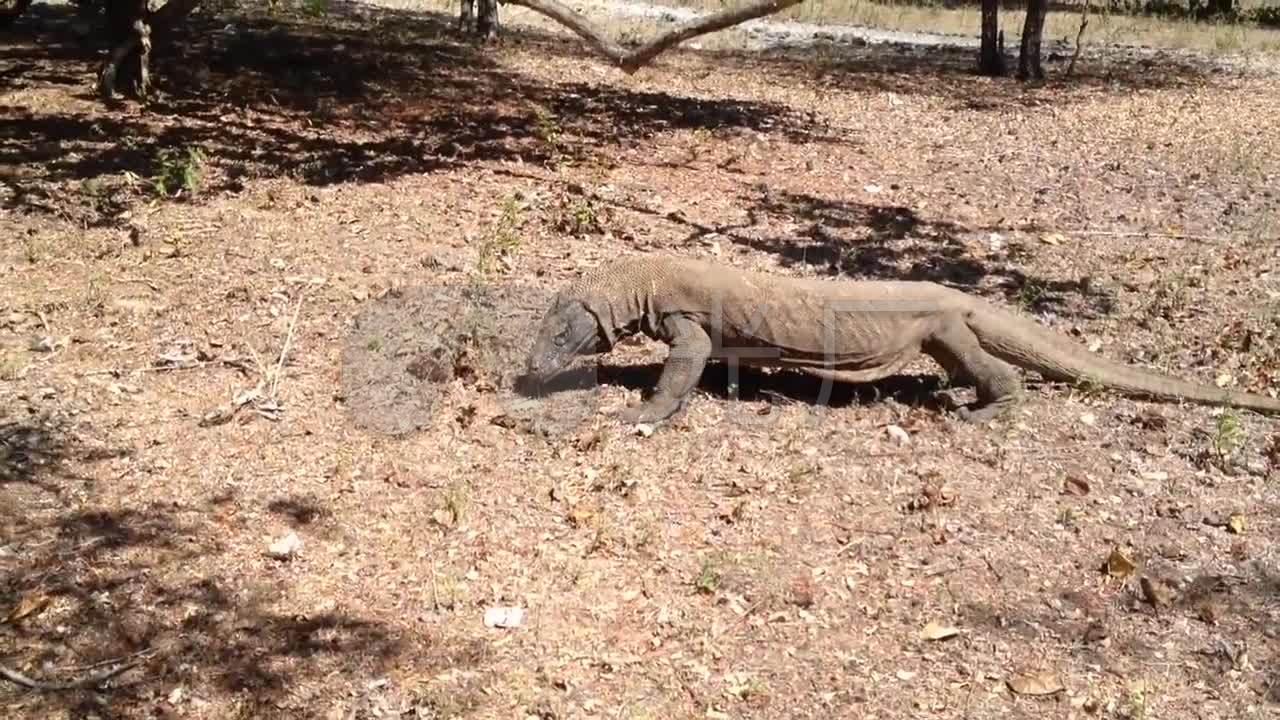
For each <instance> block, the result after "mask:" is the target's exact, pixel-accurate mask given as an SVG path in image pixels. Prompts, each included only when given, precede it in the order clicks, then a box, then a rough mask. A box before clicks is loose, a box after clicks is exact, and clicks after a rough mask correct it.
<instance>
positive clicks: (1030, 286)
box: [1017, 279, 1049, 310]
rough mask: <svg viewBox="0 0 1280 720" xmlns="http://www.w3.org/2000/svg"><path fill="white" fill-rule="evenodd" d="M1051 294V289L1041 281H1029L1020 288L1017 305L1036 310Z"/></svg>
mask: <svg viewBox="0 0 1280 720" xmlns="http://www.w3.org/2000/svg"><path fill="white" fill-rule="evenodd" d="M1048 294H1049V288H1048V287H1047V286H1045V284H1044V283H1042V282H1040V281H1039V280H1031V279H1028V280H1027V281H1026V282H1024V283H1022V287H1020V288H1018V297H1017V303H1018V305H1020V306H1022V307H1023V308H1025V309H1028V310H1029V309H1031V308H1034V307H1035V306H1036V305H1038V304H1039V303H1040V302H1041V301H1043V300H1044V299H1045V297H1047V296H1048Z"/></svg>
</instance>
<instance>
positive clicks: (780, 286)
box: [526, 256, 1280, 424]
mask: <svg viewBox="0 0 1280 720" xmlns="http://www.w3.org/2000/svg"><path fill="white" fill-rule="evenodd" d="M636 333H643V334H645V335H648V336H649V337H652V338H654V339H656V340H661V341H663V342H665V343H666V344H667V345H669V346H670V352H669V354H668V356H667V359H666V362H665V364H664V366H663V369H662V374H661V375H660V377H659V379H658V383H657V387H656V389H655V392H654V393H653V394H652V396H651V397H650V398H649V399H648V400H647V401H646V402H644V403H642V404H640V405H638V406H636V407H633V408H630V409H627V410H624V411H623V412H622V413H621V414H620V416H619V417H620V419H622V420H623V421H625V422H628V423H650V424H653V423H658V422H661V421H663V420H666V419H668V418H670V417H671V416H672V415H674V414H675V413H677V412H678V411H679V410H680V409H681V408H683V407H684V404H685V402H686V400H687V399H688V397H689V394H690V393H691V392H692V390H693V388H694V387H695V386H696V385H697V383H698V380H699V378H700V376H701V375H702V370H703V368H704V367H705V365H706V363H707V361H708V360H709V359H711V358H713V357H715V358H722V359H730V358H733V359H736V360H737V361H738V362H739V363H740V364H742V365H754V366H774V367H791V368H796V369H799V370H802V371H805V372H808V373H810V374H813V375H818V376H820V377H827V378H831V379H835V380H841V381H846V382H870V381H873V380H878V379H880V378H883V377H886V376H889V375H893V374H895V373H897V372H899V371H900V370H901V369H902V368H903V367H904V366H906V365H907V364H908V363H909V362H911V361H912V360H913V359H914V358H916V357H918V356H919V354H920V353H922V352H923V353H924V354H926V355H928V356H930V357H931V358H933V359H934V360H935V361H937V362H938V363H939V364H940V365H941V366H942V367H943V369H945V370H946V371H947V374H948V376H949V377H950V378H951V379H952V381H953V382H955V383H957V384H959V383H961V382H965V381H967V382H968V383H970V384H972V385H974V386H975V387H976V389H977V396H978V400H977V402H976V403H973V404H972V405H971V406H968V407H962V408H959V410H958V412H957V414H958V415H960V417H961V418H962V419H965V420H970V421H979V422H981V421H987V420H990V419H992V418H994V417H996V416H997V415H999V414H1001V413H1002V412H1003V411H1004V410H1006V409H1008V408H1009V407H1011V406H1012V405H1013V404H1015V403H1016V401H1017V400H1018V399H1019V398H1020V396H1021V394H1022V383H1021V380H1020V378H1019V377H1018V374H1017V372H1016V371H1015V370H1014V368H1013V367H1012V366H1018V367H1021V368H1024V369H1029V370H1034V371H1036V372H1038V373H1040V375H1041V376H1043V377H1044V378H1046V379H1048V380H1057V381H1066V382H1076V381H1086V382H1088V381H1091V382H1093V383H1095V384H1097V385H1099V386H1102V387H1107V388H1111V389H1113V390H1117V391H1119V392H1121V393H1124V394H1128V395H1132V396H1136V397H1143V398H1152V399H1157V400H1180V399H1185V400H1192V401H1196V402H1200V403H1206V404H1210V405H1231V406H1236V407H1242V408H1249V409H1252V410H1256V411H1261V412H1269V413H1275V412H1280V400H1278V399H1273V398H1269V397H1264V396H1261V395H1251V394H1246V393H1240V392H1231V391H1228V390H1222V389H1218V388H1215V387H1210V386H1207V385H1199V384H1195V383H1190V382H1186V381H1183V380H1179V379H1177V378H1173V377H1168V376H1165V375H1161V374H1158V373H1155V372H1151V371H1148V370H1143V369H1140V368H1136V367H1132V366H1128V365H1124V364H1122V363H1118V362H1114V361H1111V360H1108V359H1106V358H1104V357H1102V356H1100V355H1097V354H1094V353H1092V352H1089V351H1088V350H1086V349H1084V348H1082V347H1080V346H1079V345H1077V344H1075V343H1073V342H1070V341H1069V340H1067V339H1066V338H1063V337H1062V336H1060V335H1057V334H1055V333H1053V332H1051V331H1050V330H1048V329H1047V328H1043V327H1041V326H1040V325H1038V324H1036V323H1035V322H1033V321H1031V320H1028V319H1024V318H1022V317H1019V316H1017V315H1014V314H1012V313H1009V312H1006V311H1003V310H1000V309H999V308H997V307H996V306H994V305H991V304H989V303H987V302H985V301H983V300H980V299H978V298H976V297H973V296H971V295H968V294H965V293H963V292H961V291H959V290H952V289H950V288H947V287H944V286H941V285H937V284H935V283H931V282H906V281H856V282H855V281H833V280H821V279H816V278H815V279H806V278H791V277H785V276H781V275H773V274H765V273H759V272H746V271H741V270H738V269H735V268H731V267H727V266H724V265H717V264H713V263H709V262H703V261H698V260H691V259H678V258H675V257H663V256H646V257H632V258H626V259H622V260H618V261H614V262H612V263H609V264H606V265H605V266H603V267H600V268H597V269H595V270H593V271H592V272H590V273H587V274H586V275H584V276H583V277H581V278H580V279H578V280H577V281H576V282H573V283H572V284H571V285H569V287H567V288H565V289H563V290H561V291H560V292H559V293H558V294H557V295H556V297H555V300H554V302H553V303H552V305H551V308H550V309H549V310H548V311H547V313H546V315H545V316H544V317H543V319H542V323H541V327H540V328H539V330H538V335H537V338H536V340H535V341H534V345H533V348H532V350H531V351H530V354H529V358H528V364H527V375H526V377H527V378H528V379H531V380H533V381H535V382H539V383H541V382H545V381H546V380H548V379H549V378H550V377H552V376H553V375H555V374H556V373H558V372H559V371H561V370H563V369H564V368H565V367H567V366H568V365H569V363H570V362H572V360H573V359H574V357H576V356H580V355H591V354H596V353H602V352H607V351H608V350H610V349H611V348H612V347H613V346H614V344H615V343H617V342H618V340H619V339H621V338H623V337H625V336H628V335H634V334H636Z"/></svg>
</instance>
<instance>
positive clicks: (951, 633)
mask: <svg viewBox="0 0 1280 720" xmlns="http://www.w3.org/2000/svg"><path fill="white" fill-rule="evenodd" d="M959 634H960V631H959V630H956V629H955V628H953V627H948V626H946V625H939V624H938V623H936V622H930V623H929V624H928V625H925V626H924V628H923V629H922V630H921V631H920V638H921V639H922V640H946V639H947V638H950V637H955V636H956V635H959Z"/></svg>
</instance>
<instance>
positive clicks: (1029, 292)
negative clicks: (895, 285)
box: [728, 187, 1113, 314]
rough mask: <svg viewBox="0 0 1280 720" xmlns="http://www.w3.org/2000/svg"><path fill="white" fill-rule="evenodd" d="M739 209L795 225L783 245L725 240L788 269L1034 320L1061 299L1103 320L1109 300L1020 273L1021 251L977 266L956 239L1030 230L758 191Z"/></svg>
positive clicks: (1075, 284)
mask: <svg viewBox="0 0 1280 720" xmlns="http://www.w3.org/2000/svg"><path fill="white" fill-rule="evenodd" d="M743 202H744V203H745V204H747V205H748V207H749V208H750V209H751V210H750V211H751V212H753V213H755V214H757V215H758V216H761V217H768V216H775V217H779V218H782V219H785V220H787V221H789V222H791V223H797V224H799V225H801V227H802V229H801V230H799V231H797V232H796V234H795V235H793V236H789V237H783V236H776V235H763V236H762V235H749V236H743V235H741V234H734V233H730V234H728V237H729V238H730V239H731V240H732V241H733V242H735V243H739V244H743V245H747V246H749V247H751V248H753V249H755V250H760V251H764V252H768V253H771V254H773V255H776V256H778V257H779V258H781V259H782V260H783V261H784V264H790V265H809V266H814V267H821V268H825V269H826V270H827V271H828V272H829V273H831V274H833V275H850V276H854V277H871V278H876V279H890V278H892V279H898V280H909V281H928V282H935V283H939V284H943V285H947V286H950V287H955V288H958V289H961V290H965V291H967V292H975V293H990V292H992V291H995V292H998V293H1000V294H1001V295H1002V296H1003V297H1002V299H1003V300H1004V301H1006V302H1008V301H1013V302H1016V303H1017V304H1019V305H1022V306H1024V307H1026V309H1028V310H1030V311H1033V312H1044V311H1053V312H1063V311H1064V310H1066V309H1067V306H1068V295H1074V296H1076V297H1075V299H1076V300H1079V301H1082V302H1083V303H1085V305H1086V311H1087V312H1088V313H1090V314H1108V313H1110V312H1112V310H1113V301H1112V299H1111V298H1109V297H1106V296H1104V295H1101V294H1099V293H1097V292H1095V291H1094V290H1093V289H1092V288H1091V287H1090V286H1089V284H1088V283H1087V282H1085V281H1081V280H1068V281H1064V280H1050V279H1047V278H1042V277H1036V276H1031V275H1028V274H1026V273H1025V272H1023V270H1022V269H1021V268H1020V266H1019V264H1018V263H1017V261H1018V259H1019V258H1021V257H1022V256H1023V255H1024V254H1025V253H1026V252H1027V251H1026V249H1025V248H1023V247H1022V246H1021V245H1020V244H1019V243H1016V242H1009V243H1007V244H1006V246H1005V247H1004V248H1002V249H1001V250H996V251H992V252H990V253H987V254H986V255H985V256H984V257H982V258H981V259H979V258H976V257H975V256H974V254H973V252H972V250H971V249H970V248H969V247H968V246H967V245H966V243H965V242H964V241H963V238H964V237H966V236H968V237H972V236H974V235H978V234H990V233H993V232H1008V231H1011V230H1020V231H1023V232H1038V231H1040V230H1041V228H1037V227H1020V228H1012V227H997V226H984V227H968V226H964V225H961V224H958V223H954V222H951V221H948V220H937V219H929V218H925V217H923V216H921V215H920V214H919V213H918V212H917V211H916V210H914V209H913V208H909V207H904V206H898V205H874V204H870V203H862V202H857V201H851V200H837V199H832V198H826V197H820V196H817V195H812V194H808V193H789V192H777V191H773V190H771V189H769V188H767V187H764V188H759V189H758V190H757V192H756V193H755V194H753V195H752V196H748V197H744V198H743Z"/></svg>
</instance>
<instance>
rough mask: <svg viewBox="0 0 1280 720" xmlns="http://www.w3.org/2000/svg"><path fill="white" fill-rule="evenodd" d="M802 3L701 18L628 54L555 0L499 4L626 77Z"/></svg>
mask: <svg viewBox="0 0 1280 720" xmlns="http://www.w3.org/2000/svg"><path fill="white" fill-rule="evenodd" d="M802 2H804V0H759V1H758V2H754V3H750V4H748V5H744V6H743V7H740V8H733V9H730V10H724V11H722V12H718V13H712V14H710V15H704V16H702V17H698V18H694V19H692V20H690V21H688V22H686V23H683V24H681V25H677V26H675V27H673V28H671V29H670V30H668V31H667V32H664V33H661V34H659V35H657V36H656V37H654V38H653V39H652V40H650V41H649V42H647V43H645V44H643V45H641V46H640V47H638V48H635V49H634V50H631V51H628V50H627V49H626V48H623V47H622V46H621V45H619V44H617V43H616V42H614V41H613V40H611V39H610V38H609V37H608V36H607V35H605V33H604V30H603V29H602V28H600V27H599V26H597V25H595V24H594V23H592V22H591V21H590V20H588V19H587V17H586V16H585V15H583V14H582V13H580V12H578V11H576V10H574V9H573V8H570V7H568V6H567V5H565V4H563V3H561V2H560V1H559V0H503V3H504V4H506V5H519V6H520V7H526V8H529V9H530V10H532V11H534V12H536V13H540V14H542V15H545V16H547V17H549V18H551V19H552V20H555V21H556V22H558V23H560V24H561V25H564V26H565V27H567V28H569V29H570V30H572V31H573V32H575V33H577V34H578V36H580V37H581V38H582V39H583V40H586V41H587V44H588V45H590V46H591V47H592V48H593V49H594V50H595V51H596V52H598V53H600V54H601V55H604V56H605V57H606V58H608V59H610V60H612V61H613V63H614V64H615V65H617V66H618V67H620V68H622V70H623V72H625V73H627V74H628V75H630V74H632V73H634V72H635V71H636V70H639V69H640V68H641V67H643V66H645V65H647V64H649V62H651V61H652V60H653V59H654V58H655V57H657V56H658V55H661V54H662V53H663V52H666V51H667V50H670V49H671V48H672V47H675V46H676V45H679V44H680V43H682V42H684V41H685V40H688V39H690V38H694V37H697V36H699V35H706V34H707V33H713V32H716V31H717V30H724V29H725V28H728V27H732V26H734V25H738V24H740V23H744V22H746V21H748V20H754V19H755V18H758V17H764V16H765V15H772V14H774V13H776V12H779V11H782V10H786V9H787V8H789V7H792V6H793V5H799V4H800V3H802Z"/></svg>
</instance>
